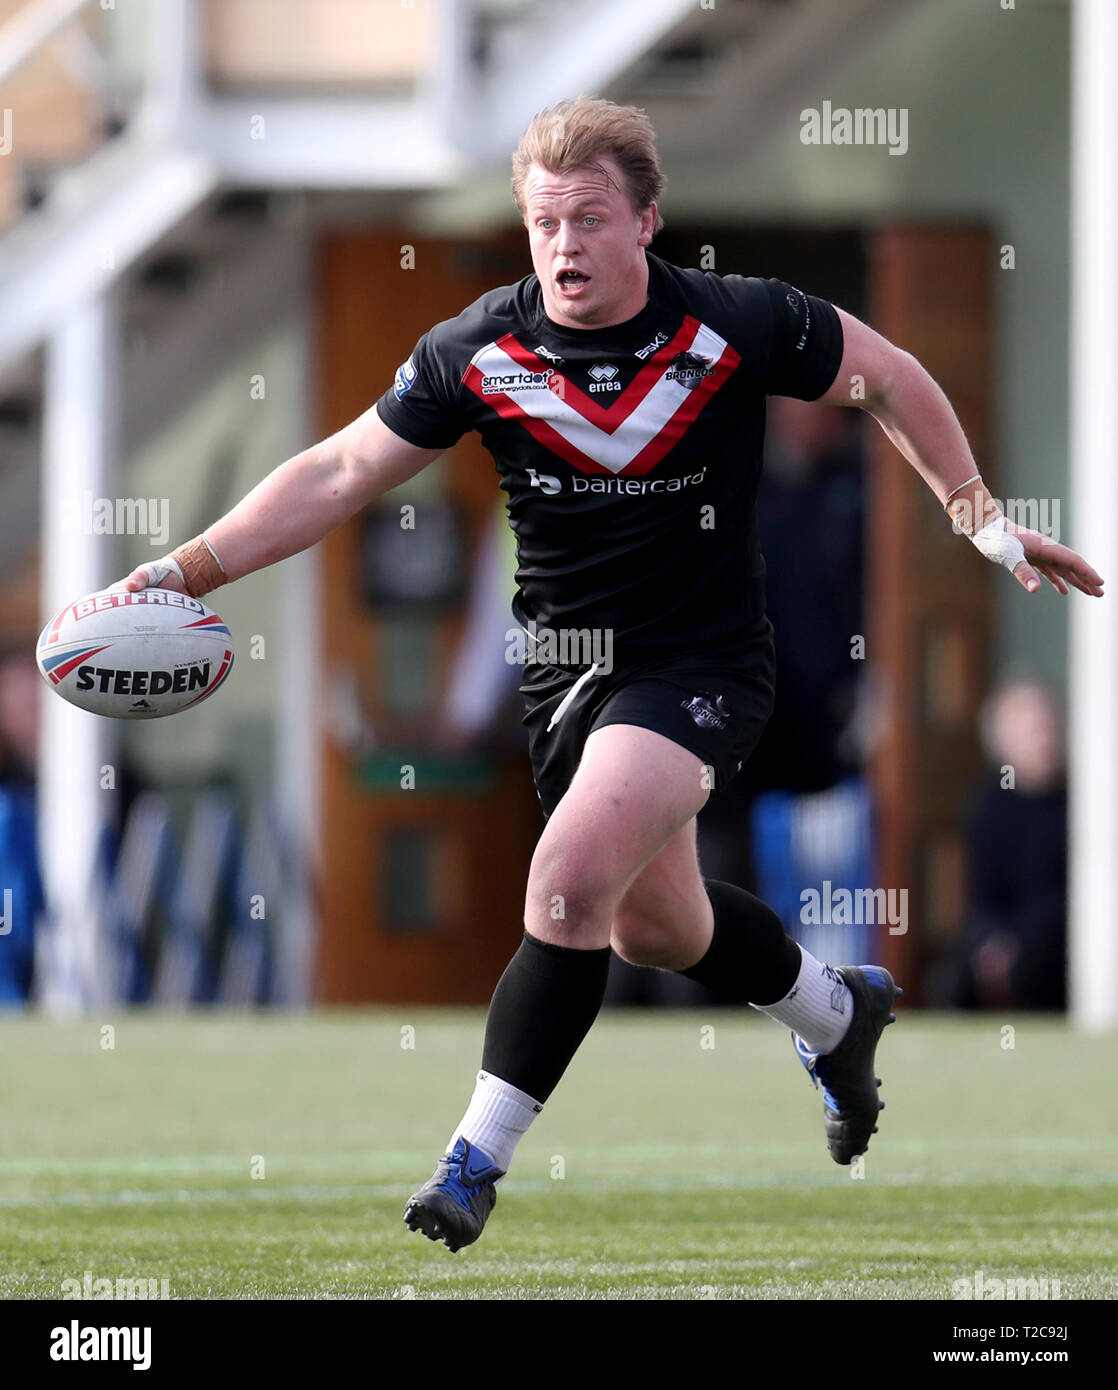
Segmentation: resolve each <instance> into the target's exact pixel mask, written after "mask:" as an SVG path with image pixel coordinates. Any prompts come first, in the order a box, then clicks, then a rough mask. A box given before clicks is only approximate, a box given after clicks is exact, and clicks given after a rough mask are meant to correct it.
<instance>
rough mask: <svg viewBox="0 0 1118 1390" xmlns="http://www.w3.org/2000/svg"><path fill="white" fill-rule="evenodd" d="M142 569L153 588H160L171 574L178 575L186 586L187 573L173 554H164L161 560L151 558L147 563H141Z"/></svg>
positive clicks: (179, 579)
mask: <svg viewBox="0 0 1118 1390" xmlns="http://www.w3.org/2000/svg"><path fill="white" fill-rule="evenodd" d="M140 569H142V570H143V572H144V573H145V574H146V575H147V577H148V584H149V585H150V586H151V587H152V588H153V589H158V588H159V586H160V584H162V583H163V581H164V580H165V579H166V578H167V576H168V575H169V574H173V575H176V576H177V577H178V581H179V583H180V584H181V585H182V586H183V588H185V587H186V575H184V574H183V572H182V566H181V565H180V564H179V562H178V561H177V560H176V559H175V558H174V556H173V555H164V556H163V558H162V559H161V560H150V561H149V562H148V563H147V564H146V565H141V566H140Z"/></svg>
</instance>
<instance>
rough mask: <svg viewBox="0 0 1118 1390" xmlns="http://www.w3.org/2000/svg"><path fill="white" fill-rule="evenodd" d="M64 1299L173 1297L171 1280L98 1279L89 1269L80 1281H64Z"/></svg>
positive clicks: (147, 1298) (148, 1298) (164, 1278)
mask: <svg viewBox="0 0 1118 1390" xmlns="http://www.w3.org/2000/svg"><path fill="white" fill-rule="evenodd" d="M62 1297H63V1298H85V1299H91V1298H114V1299H118V1298H124V1299H132V1298H141V1299H145V1300H150V1299H155V1298H158V1299H164V1298H170V1297H171V1281H170V1279H168V1278H166V1277H163V1278H156V1279H147V1278H144V1279H134V1278H120V1279H96V1278H94V1275H93V1271H92V1270H91V1269H87V1270H86V1271H85V1273H84V1274H83V1275H82V1277H81V1278H80V1279H63V1281H62Z"/></svg>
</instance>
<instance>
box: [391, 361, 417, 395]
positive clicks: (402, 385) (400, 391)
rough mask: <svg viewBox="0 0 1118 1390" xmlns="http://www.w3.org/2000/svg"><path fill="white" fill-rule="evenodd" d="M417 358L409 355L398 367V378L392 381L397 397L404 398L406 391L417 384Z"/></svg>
mask: <svg viewBox="0 0 1118 1390" xmlns="http://www.w3.org/2000/svg"><path fill="white" fill-rule="evenodd" d="M415 376H416V372H415V360H414V358H411V357H409V358H408V360H407V361H406V362H404V363H401V365H400V366H399V367H397V368H396V379H395V381H394V382H393V383H392V389H393V392H394V393H395V396H396V399H397V400H400V399H402V397H403V395H404V393H405V391H410V390H411V388H412V387H413V386H414V385H415Z"/></svg>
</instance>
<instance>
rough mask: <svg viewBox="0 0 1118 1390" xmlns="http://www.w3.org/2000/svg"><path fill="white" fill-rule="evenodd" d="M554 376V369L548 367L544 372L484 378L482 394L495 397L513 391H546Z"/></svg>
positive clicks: (507, 373)
mask: <svg viewBox="0 0 1118 1390" xmlns="http://www.w3.org/2000/svg"><path fill="white" fill-rule="evenodd" d="M553 375H554V369H553V368H551V367H547V368H546V369H545V370H544V371H542V372H504V373H502V374H501V375H497V376H483V377H482V379H481V394H482V395H483V396H494V395H505V394H508V393H510V392H513V391H541V390H546V389H547V387H548V384H549V383H550V380H551V378H552V376H553Z"/></svg>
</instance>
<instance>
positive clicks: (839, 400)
mask: <svg viewBox="0 0 1118 1390" xmlns="http://www.w3.org/2000/svg"><path fill="white" fill-rule="evenodd" d="M837 313H838V316H839V319H840V320H841V322H842V331H843V336H844V347H843V355H842V365H841V366H840V367H839V371H838V375H837V376H836V378H835V382H834V385H833V386H832V387H831V389H830V390H829V391H828V392H827V393H826V394H825V395H824V396H823V397H822V399H823V400H825V401H828V402H829V403H830V404H832V405H848V406H849V405H856V406H860V407H861V408H862V409H863V410H866V411H867V412H868V413H869V414H870V415H872V416H873V417H874V419H875V420H876V421H877V423H878V424H879V425H880V426H881V428H882V429H883V430H884V431H885V433H886V434H887V435H888V436H889V438H890V439H891V440H892V441H893V443H894V444H895V445H896V447H897V448H898V450H899V451H900V452H901V454H902V455H903V456H904V457H905V458H906V459H907V460H908V462H909V463H910V464H911V465H912V466H913V468H915V469H916V471H917V472H918V473H919V474H920V476H921V477H922V478H923V479H924V481H925V482H926V483H927V484H928V486H929V487H930V488H931V489H932V491H933V492H934V493H935V495H936V497H937V498H938V499H939V501H940V503H941V504H946V503H948V500H949V499H950V498H952V496H953V494H954V498H955V500H953V501H951V504H950V506H951V509H952V510H953V511H954V509H955V507H956V502H958V503H959V504H960V505H961V506H962V508H963V509H964V510H965V511H966V513H967V514H968V516H969V517H970V518H971V519H972V520H973V521H975V522H976V523H977V525H976V526H975V527H974V528H972V527H970V526H966V525H964V526H963V529H964V530H966V531H968V534H970V533H972V531H973V529H977V528H978V527H979V526H981V525H982V524H983V522H984V521H986V520H989V519H990V517H991V516H992V515H994V514H995V513H994V512H991V510H990V509H991V507H992V506H993V503H992V499H991V498H990V495H989V493H988V492H987V491H986V488H985V486H984V485H983V483H982V481H981V478H979V479H977V480H976V481H975V475H976V474H978V473H979V471H980V470H979V468H978V465H977V464H976V463H975V461H974V455H973V454H972V453H971V448H970V445H969V444H968V443H967V438H966V435H965V434H964V433H963V428H962V426H961V425H960V424H959V421H958V418H957V416H956V415H955V412H954V410H952V408H951V403H950V401H949V400H948V399H947V397H946V396H945V395H944V393H943V391H942V390H941V389H940V388H939V386H938V385H937V384H936V382H935V381H934V380H933V379H932V377H931V376H930V375H929V373H928V372H927V371H926V370H925V369H924V368H923V367H922V366H921V365H920V363H919V362H918V361H917V360H916V358H915V357H913V356H912V354H911V353H908V352H904V351H903V350H902V349H901V348H898V347H896V346H894V344H892V343H890V342H889V340H888V339H887V338H883V337H882V336H881V334H880V333H875V332H874V330H873V329H872V328H869V327H868V326H867V325H866V324H864V323H861V322H860V321H859V320H858V319H856V318H854V317H853V315H851V314H848V313H846V312H845V311H844V310H842V309H838V310H837ZM856 377H857V378H858V379H859V380H860V382H861V383H863V385H862V389H861V391H859V392H858V393H857V395H855V394H853V385H854V379H855V378H856ZM964 485H965V486H964ZM998 510H999V511H1000V509H998ZM960 514H961V513H960ZM953 519H955V518H953ZM960 524H962V523H960ZM1005 530H1006V531H1007V532H1008V533H1009V534H1010V535H1014V536H1016V537H1017V538H1018V539H1019V540H1020V541H1021V544H1022V546H1023V547H1024V552H1025V559H1024V560H1022V561H1021V562H1020V563H1019V564H1017V565H1016V567H1015V568H1014V569H1013V577H1014V578H1015V579H1016V580H1017V582H1018V583H1019V584H1021V585H1022V586H1023V587H1024V588H1026V589H1028V590H1029V591H1030V592H1034V591H1035V590H1036V589H1038V588H1039V587H1040V578H1039V574H1043V575H1044V577H1045V579H1047V580H1048V582H1049V583H1050V584H1051V585H1052V587H1053V588H1054V589H1056V590H1058V592H1060V593H1062V594H1066V593H1067V592H1068V585H1069V584H1071V585H1072V586H1073V587H1074V588H1076V589H1079V590H1081V591H1082V592H1083V593H1085V594H1091V595H1092V596H1093V597H1096V598H1099V597H1101V596H1102V583H1103V581H1102V578H1101V577H1100V576H1099V575H1098V574H1097V573H1096V572H1095V571H1094V570H1093V569H1092V568H1091V566H1090V565H1089V564H1088V563H1087V561H1086V560H1084V559H1083V557H1082V556H1081V555H1078V554H1076V552H1075V551H1074V550H1071V549H1070V548H1069V547H1068V546H1066V545H1060V544H1059V543H1058V542H1057V541H1055V540H1053V539H1052V538H1051V537H1050V536H1045V535H1043V534H1041V533H1040V532H1039V531H1031V530H1029V529H1028V528H1026V527H1024V526H1017V525H1015V524H1013V523H1011V522H1008V521H1007V522H1006V523H1005ZM1034 566H1035V568H1034ZM1038 572H1039V574H1038Z"/></svg>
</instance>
